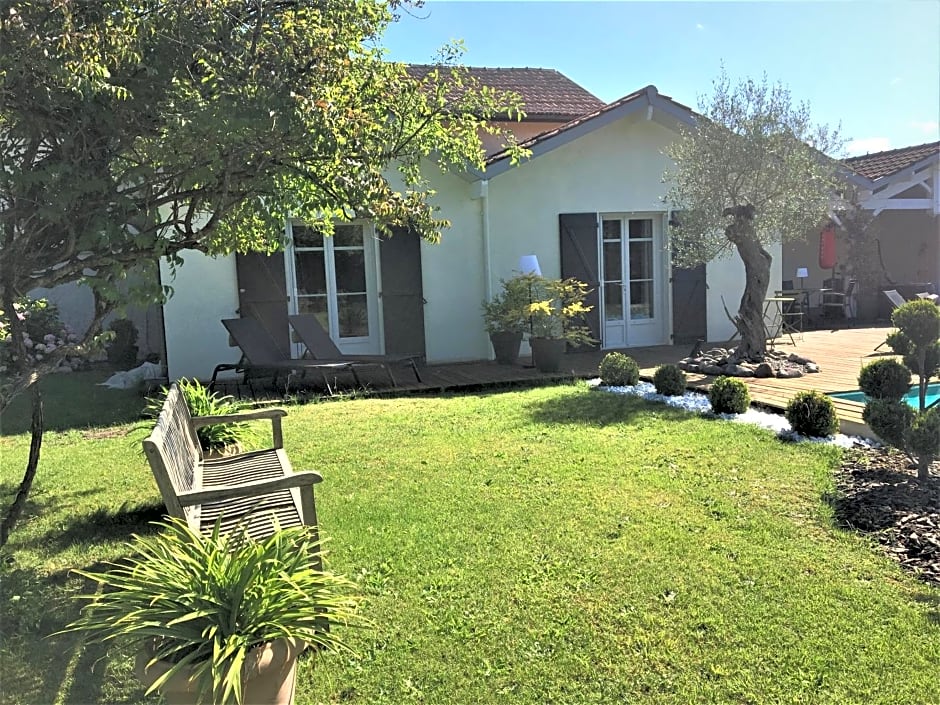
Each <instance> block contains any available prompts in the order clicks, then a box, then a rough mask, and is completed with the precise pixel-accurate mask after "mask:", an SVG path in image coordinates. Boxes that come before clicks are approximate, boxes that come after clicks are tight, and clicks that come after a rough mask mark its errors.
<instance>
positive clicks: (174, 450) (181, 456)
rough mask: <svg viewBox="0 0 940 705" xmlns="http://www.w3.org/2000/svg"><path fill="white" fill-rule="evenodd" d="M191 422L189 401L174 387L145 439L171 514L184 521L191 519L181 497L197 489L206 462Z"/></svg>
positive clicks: (152, 466) (155, 477)
mask: <svg viewBox="0 0 940 705" xmlns="http://www.w3.org/2000/svg"><path fill="white" fill-rule="evenodd" d="M191 419H192V417H191V416H190V414H189V407H188V406H187V405H186V400H185V399H184V398H183V395H182V393H181V392H180V390H179V387H177V386H176V384H173V385H172V386H171V387H170V390H169V392H167V395H166V400H165V401H164V402H163V407H162V408H161V409H160V415H159V416H158V417H157V423H156V425H155V426H154V428H153V431H152V432H151V433H150V435H149V436H148V437H147V438H145V439H144V453H145V454H146V455H147V460H148V462H149V463H150V469H151V471H152V472H153V477H154V479H155V480H156V481H157V487H159V488H160V494H161V495H162V497H163V502H164V504H166V509H167V512H168V513H169V515H170V516H173V517H178V518H180V519H186V518H187V516H186V512H185V511H184V508H183V507H182V505H181V504H180V502H179V493H180V492H184V491H187V490H191V489H193V487H194V484H195V483H196V482H197V481H198V478H197V477H196V473H197V472H198V469H199V466H200V464H201V462H202V450H201V449H200V446H199V440H198V439H197V438H196V432H195V431H194V430H193V426H192V421H191Z"/></svg>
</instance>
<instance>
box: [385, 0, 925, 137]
mask: <svg viewBox="0 0 940 705" xmlns="http://www.w3.org/2000/svg"><path fill="white" fill-rule="evenodd" d="M453 40H463V43H464V47H465V49H466V53H465V54H464V57H463V63H465V64H467V65H469V66H517V67H518V66H529V67H539V68H553V69H557V70H558V71H560V72H561V73H563V74H565V75H566V76H568V77H569V78H570V79H572V80H573V81H575V82H576V83H579V84H580V85H582V86H583V87H584V88H586V89H587V90H589V91H590V92H591V93H593V94H594V95H596V96H597V97H599V98H601V99H602V100H604V101H612V100H616V99H617V98H619V97H621V96H623V95H626V94H627V93H631V92H632V91H634V90H636V89H638V88H642V87H643V86H646V85H648V84H654V85H655V86H656V87H657V88H658V89H659V91H660V92H661V93H663V94H665V95H668V96H671V97H672V98H674V99H676V100H678V101H679V102H680V103H684V104H686V105H688V106H690V107H693V108H695V107H697V106H698V104H699V98H700V96H702V95H703V94H707V93H708V92H709V91H710V89H711V84H712V81H713V79H714V78H715V77H716V76H717V75H718V74H719V72H720V70H721V64H722V63H724V66H725V68H726V70H727V72H728V74H729V76H730V77H731V79H732V80H733V81H735V82H736V81H737V80H738V79H741V78H745V77H753V78H760V77H761V76H762V75H763V74H764V73H766V74H767V77H768V78H769V79H770V81H771V82H780V83H782V84H784V85H785V86H786V87H788V88H789V89H790V92H791V94H792V96H793V98H794V99H795V100H798V101H802V100H805V101H807V102H809V104H810V106H811V112H812V116H813V119H814V121H815V122H817V123H822V124H827V125H829V126H832V127H834V126H836V125H839V124H841V133H842V135H843V137H845V138H846V139H847V140H848V142H847V144H846V148H845V154H846V155H855V154H865V153H867V152H876V151H881V150H885V149H896V148H898V147H906V146H910V145H915V144H922V143H924V142H931V141H935V140H937V139H940V125H938V122H940V0H906V1H905V0H893V1H891V0H885V1H881V2H856V1H852V2H796V1H793V2H546V1H544V0H539V1H536V2H506V1H495V0H489V1H477V2H450V1H445V0H429V1H428V2H427V4H426V5H425V7H424V8H423V9H421V10H413V11H411V13H410V14H404V15H403V16H402V18H401V20H400V21H399V22H397V23H396V24H394V25H393V26H391V27H390V28H389V30H388V31H387V32H386V34H385V37H384V40H383V42H382V44H383V45H384V46H385V47H386V48H387V49H388V56H389V58H391V59H394V60H397V61H405V62H409V63H427V62H429V61H431V60H432V59H433V58H434V56H435V54H436V52H437V50H438V49H439V48H440V47H441V46H442V45H444V44H445V43H448V42H450V41H453Z"/></svg>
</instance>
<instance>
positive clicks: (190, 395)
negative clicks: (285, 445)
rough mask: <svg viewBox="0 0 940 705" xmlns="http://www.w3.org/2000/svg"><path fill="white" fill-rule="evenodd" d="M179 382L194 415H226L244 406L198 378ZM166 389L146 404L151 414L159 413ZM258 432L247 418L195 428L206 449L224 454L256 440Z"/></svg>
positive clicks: (200, 442) (181, 391)
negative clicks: (213, 390) (211, 388)
mask: <svg viewBox="0 0 940 705" xmlns="http://www.w3.org/2000/svg"><path fill="white" fill-rule="evenodd" d="M176 384H177V386H178V387H179V389H180V393H181V394H182V395H183V399H185V400H186V406H187V407H189V413H190V414H191V415H193V416H224V415H225V414H235V413H238V412H239V411H241V410H242V406H241V405H240V404H238V403H237V402H236V401H235V400H234V399H233V398H232V397H230V396H222V395H220V394H219V393H218V392H212V391H210V390H209V389H208V388H207V387H205V386H203V385H202V384H201V383H200V382H199V381H198V380H189V379H186V378H183V379H181V380H179V381H178V382H177V383H176ZM166 393H167V389H166V388H164V389H163V394H161V395H160V397H159V398H158V399H152V400H151V401H150V402H149V403H148V404H147V411H149V412H150V414H151V415H152V416H156V415H157V414H159V413H160V408H161V407H162V406H163V401H164V399H166ZM255 435H256V434H255V432H254V429H252V427H251V426H249V425H248V424H247V423H244V422H238V423H226V424H218V425H213V426H202V427H201V428H198V429H196V437H197V438H198V439H199V445H200V446H202V449H203V451H206V452H218V453H223V454H224V453H229V452H233V451H237V450H239V449H240V448H242V447H243V446H244V445H245V444H246V443H248V442H249V441H251V440H253V439H254V438H255Z"/></svg>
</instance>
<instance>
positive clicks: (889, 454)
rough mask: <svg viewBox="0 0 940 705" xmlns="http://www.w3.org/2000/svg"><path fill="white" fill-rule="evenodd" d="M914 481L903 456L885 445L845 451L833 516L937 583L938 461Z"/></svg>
mask: <svg viewBox="0 0 940 705" xmlns="http://www.w3.org/2000/svg"><path fill="white" fill-rule="evenodd" d="M931 475H932V478H931V481H930V483H928V484H927V485H926V486H925V485H923V484H921V483H919V482H918V481H917V470H916V468H915V467H914V466H912V465H911V463H910V461H909V460H908V458H907V456H905V455H904V454H903V453H900V452H898V451H896V450H893V449H889V448H856V449H852V450H849V451H846V453H845V457H844V460H843V462H842V467H841V470H840V472H839V473H838V475H837V477H836V488H837V496H836V498H835V500H834V506H835V511H836V519H837V520H838V521H839V522H840V523H841V524H842V525H843V526H845V527H847V528H850V529H853V530H856V531H860V532H863V533H866V534H870V535H871V536H872V537H873V538H875V539H877V540H878V542H879V543H880V544H881V545H882V547H883V548H884V550H885V552H886V553H887V554H888V555H889V556H891V558H893V559H894V560H896V561H898V562H899V563H900V564H901V566H902V567H903V568H904V569H905V570H909V571H911V572H912V573H914V574H915V575H917V576H918V577H919V578H920V579H922V580H924V581H925V582H928V583H931V584H933V585H938V586H940V463H934V464H933V465H932V466H931Z"/></svg>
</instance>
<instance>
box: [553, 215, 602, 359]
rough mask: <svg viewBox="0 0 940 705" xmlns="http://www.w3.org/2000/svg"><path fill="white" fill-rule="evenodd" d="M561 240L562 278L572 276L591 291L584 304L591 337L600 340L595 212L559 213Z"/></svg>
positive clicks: (598, 268)
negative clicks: (588, 308) (586, 308)
mask: <svg viewBox="0 0 940 705" xmlns="http://www.w3.org/2000/svg"><path fill="white" fill-rule="evenodd" d="M558 229H559V233H560V238H561V276H562V279H568V278H569V277H574V278H575V279H579V280H581V281H583V282H584V283H585V284H587V285H588V286H589V287H590V288H591V293H590V294H589V295H588V297H587V300H586V301H585V304H586V305H588V306H593V308H592V309H591V311H590V313H588V314H587V325H588V327H589V328H590V329H591V335H593V336H594V337H595V338H596V339H597V340H600V339H601V311H600V291H599V287H600V275H599V270H600V267H599V265H598V262H597V213H561V214H559V216H558Z"/></svg>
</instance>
